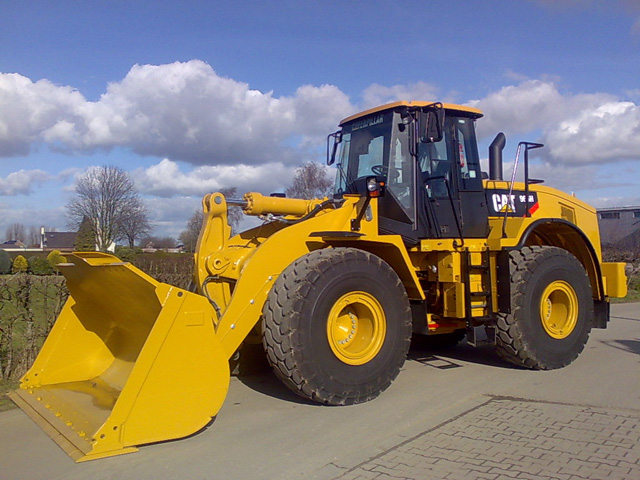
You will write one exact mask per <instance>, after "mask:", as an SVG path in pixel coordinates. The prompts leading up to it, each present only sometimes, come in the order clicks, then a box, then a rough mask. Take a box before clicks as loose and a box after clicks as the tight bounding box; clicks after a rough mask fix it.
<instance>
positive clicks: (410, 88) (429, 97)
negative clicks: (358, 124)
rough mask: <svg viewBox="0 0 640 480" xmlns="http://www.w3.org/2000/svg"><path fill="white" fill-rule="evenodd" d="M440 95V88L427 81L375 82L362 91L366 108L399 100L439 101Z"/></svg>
mask: <svg viewBox="0 0 640 480" xmlns="http://www.w3.org/2000/svg"><path fill="white" fill-rule="evenodd" d="M439 97H440V93H439V91H438V88H436V87H435V86H434V85H431V84H429V83H425V82H416V83H413V84H409V85H394V86H392V87H385V86H384V85H379V84H377V83H374V84H372V85H371V86H369V87H368V88H367V89H366V90H365V91H364V92H363V93H362V99H363V106H364V108H373V107H376V106H378V105H384V104H385V103H391V102H396V101H399V100H408V101H411V100H424V101H434V102H437V101H439V100H442V99H441V98H439ZM352 113H353V112H352Z"/></svg>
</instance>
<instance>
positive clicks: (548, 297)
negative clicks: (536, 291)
mask: <svg viewBox="0 0 640 480" xmlns="http://www.w3.org/2000/svg"><path fill="white" fill-rule="evenodd" d="M540 319H541V320H542V326H543V327H544V329H545V331H546V332H547V333H548V334H549V336H551V337H552V338H556V339H558V340H561V339H563V338H567V337H568V336H569V335H571V332H573V329H574V328H575V326H576V324H577V323H578V296H577V295H576V292H575V290H574V289H573V287H572V286H571V285H569V284H568V283H567V282H564V281H562V280H557V281H555V282H553V283H551V284H549V285H548V286H547V288H545V290H544V292H543V293H542V298H541V299H540Z"/></svg>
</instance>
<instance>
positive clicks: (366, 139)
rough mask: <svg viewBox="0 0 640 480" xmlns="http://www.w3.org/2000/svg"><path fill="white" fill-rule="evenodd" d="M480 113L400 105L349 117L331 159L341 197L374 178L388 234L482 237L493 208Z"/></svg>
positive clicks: (412, 240) (362, 188)
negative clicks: (485, 178)
mask: <svg viewBox="0 0 640 480" xmlns="http://www.w3.org/2000/svg"><path fill="white" fill-rule="evenodd" d="M481 116H482V113H481V112H480V111H479V110H476V109H474V108H469V107H463V106H457V105H449V104H444V105H443V104H441V103H419V102H396V103H392V104H389V105H384V106H382V107H378V108H376V109H373V110H368V111H366V112H363V113H360V114H358V115H354V116H352V117H349V118H347V119H345V120H343V121H342V122H341V124H340V126H341V130H340V131H338V132H336V133H334V134H332V135H330V138H333V139H334V147H333V153H332V154H331V155H330V157H329V159H328V160H329V162H328V163H329V164H331V163H333V162H334V161H335V163H336V166H337V177H336V184H335V192H334V196H335V197H336V198H341V197H342V196H343V195H345V194H359V195H365V194H366V188H367V185H366V182H367V179H370V178H371V177H375V179H376V180H377V181H379V182H382V183H383V184H384V185H385V189H384V195H383V196H382V198H380V199H379V201H378V202H379V203H378V205H379V228H380V233H386V234H397V235H401V236H402V237H403V238H404V240H405V242H407V243H409V244H415V243H417V242H418V241H419V240H420V239H422V238H482V237H486V235H487V233H488V212H487V205H486V200H485V195H484V190H483V186H482V172H481V171H480V161H479V158H478V147H477V143H476V136H475V125H474V122H475V120H476V119H477V118H480V117H481Z"/></svg>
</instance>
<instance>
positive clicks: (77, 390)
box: [11, 102, 626, 461]
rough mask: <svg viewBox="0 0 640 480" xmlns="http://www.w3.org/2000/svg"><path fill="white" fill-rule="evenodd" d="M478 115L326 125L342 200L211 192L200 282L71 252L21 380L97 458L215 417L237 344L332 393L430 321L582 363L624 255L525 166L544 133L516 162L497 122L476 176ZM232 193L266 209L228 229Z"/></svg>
mask: <svg viewBox="0 0 640 480" xmlns="http://www.w3.org/2000/svg"><path fill="white" fill-rule="evenodd" d="M481 116H482V113H481V112H480V111H479V110H477V109H474V108H469V107H464V106H458V105H449V104H442V103H424V102H397V103H392V104H389V105H384V106H381V107H378V108H374V109H372V110H368V111H365V112H362V113H359V114H357V115H354V116H352V117H349V118H347V119H345V120H343V121H342V122H341V124H340V130H339V131H337V132H335V133H333V134H331V135H329V137H328V142H327V147H328V148H327V153H328V155H327V156H328V163H329V164H333V163H335V165H336V184H335V193H334V195H333V197H332V198H324V199H316V200H302V199H289V198H280V197H276V196H263V195H261V194H259V193H247V194H246V195H244V197H243V198H242V199H239V200H235V199H226V198H225V197H224V196H223V195H222V194H220V193H214V194H210V195H207V196H206V197H205V198H204V199H203V211H204V222H203V227H202V231H201V233H200V237H199V240H198V245H197V251H196V254H195V275H194V284H195V288H194V289H193V290H194V291H193V292H192V291H186V290H182V289H179V288H176V287H173V286H171V285H167V284H163V283H159V282H156V281H155V280H154V279H152V278H150V277H149V276H147V275H145V274H144V273H143V272H141V271H140V270H138V269H136V268H135V267H133V266H132V265H130V264H128V263H122V262H120V261H119V260H118V259H117V258H115V257H112V256H110V255H106V254H101V253H76V254H75V255H73V256H72V257H70V263H68V264H64V265H59V267H60V269H61V270H62V272H63V273H64V275H65V277H66V279H67V285H68V287H69V291H70V298H69V300H68V302H67V304H66V306H65V307H64V310H63V311H62V313H61V314H60V317H59V318H58V320H57V322H56V324H55V326H54V327H53V330H52V331H51V333H50V335H49V337H48V339H47V341H46V342H45V344H44V346H43V348H42V351H41V352H40V354H39V356H38V358H37V359H36V361H35V363H34V364H33V366H32V368H31V369H30V370H29V371H28V372H27V373H26V375H25V376H24V378H23V379H22V383H21V386H20V388H19V389H18V390H17V391H16V392H14V393H12V394H11V397H12V398H13V400H14V401H15V402H16V403H17V404H18V405H19V406H20V407H21V408H22V409H23V410H24V411H25V412H27V413H28V414H29V415H30V416H31V417H32V418H33V419H34V420H36V422H38V424H40V425H41V426H42V427H43V428H44V429H45V430H46V431H47V432H48V433H49V435H50V436H51V437H52V438H53V439H54V440H55V441H56V442H57V443H58V444H59V445H60V446H61V447H62V448H63V449H64V450H65V451H66V452H67V453H68V454H69V455H70V456H71V457H72V458H74V459H75V460H77V461H84V460H90V459H94V458H101V457H108V456H112V455H118V454H121V453H126V452H131V451H135V450H136V448H137V447H138V446H139V445H143V444H147V443H152V442H158V441H162V440H169V439H173V438H180V437H184V436H187V435H190V434H192V433H194V432H197V431H198V430H199V429H201V428H202V427H204V426H205V425H207V424H208V423H209V422H210V421H211V419H212V418H213V417H214V416H215V415H216V414H217V413H218V411H219V409H220V407H221V405H222V403H223V401H224V398H225V395H226V391H227V388H228V384H229V359H230V358H232V356H233V355H234V353H235V352H236V351H237V350H238V349H239V347H240V346H241V345H242V344H243V342H254V343H255V342H262V344H263V346H264V349H265V351H266V355H267V358H268V360H269V362H270V364H271V365H272V366H273V369H274V371H275V373H276V374H277V376H278V377H279V378H280V379H281V380H282V381H283V382H284V383H285V385H287V387H289V388H290V389H291V390H293V391H294V392H296V393H297V394H299V395H301V396H302V397H305V398H308V399H311V400H315V401H317V402H320V403H324V404H329V405H347V404H355V403H359V402H365V401H367V400H370V399H373V398H375V397H376V396H377V395H379V394H380V393H381V392H382V391H384V390H385V389H386V388H387V387H388V386H389V385H390V384H391V382H392V381H393V380H394V378H395V377H396V376H397V375H398V372H399V371H400V369H401V367H402V365H403V362H404V361H405V358H406V355H407V351H408V349H409V344H410V341H411V338H412V335H417V334H420V335H428V336H430V337H432V338H434V339H441V340H442V341H443V343H447V344H454V343H456V342H458V341H460V340H461V339H462V338H465V337H466V339H467V342H468V343H469V344H471V345H479V344H483V343H484V344H486V343H490V344H494V345H495V348H496V351H497V353H498V354H499V355H500V356H501V357H502V358H504V359H506V360H507V361H509V362H511V363H513V364H516V365H519V366H524V367H528V368H532V369H555V368H560V367H563V366H565V365H567V364H569V363H570V362H572V361H573V360H575V359H576V357H578V355H579V354H580V352H581V351H582V349H583V348H584V346H585V343H586V342H587V338H588V336H589V332H590V330H591V328H605V327H606V325H607V322H608V321H609V298H610V297H622V296H624V295H625V294H626V278H625V274H624V265H623V264H621V263H604V262H602V255H601V249H600V237H599V232H598V222H597V217H596V212H595V210H594V209H593V208H592V207H590V206H589V205H587V204H585V203H583V202H581V201H579V200H577V199H576V198H574V197H573V196H570V195H566V194H564V193H562V192H560V191H558V190H554V189H552V188H548V187H545V186H543V185H541V181H540V180H536V179H532V178H529V173H528V170H529V158H528V154H529V151H530V150H531V149H534V148H539V147H541V145H539V144H532V143H522V144H520V145H519V147H518V154H517V156H516V162H515V166H514V174H513V175H512V177H511V179H510V180H504V179H503V168H502V149H503V147H504V145H505V138H504V135H503V134H498V136H497V137H496V139H495V140H494V142H493V143H492V144H491V147H490V153H489V173H488V175H485V174H483V172H482V171H481V169H480V159H479V155H478V148H477V144H476V136H475V122H476V120H478V119H479V118H480V117H481ZM520 163H522V167H523V172H522V173H523V175H522V176H523V177H524V181H518V182H516V181H515V179H516V175H515V172H516V171H517V170H518V168H521V170H522V167H520V165H519V164H520ZM230 205H232V206H233V205H234V206H240V207H242V209H243V210H244V213H245V214H247V215H257V216H261V217H262V218H263V220H264V222H263V224H262V225H260V226H258V227H256V228H253V229H251V230H248V231H245V232H243V233H240V234H238V235H235V236H233V237H230V228H229V225H228V223H227V209H228V208H229V206H230Z"/></svg>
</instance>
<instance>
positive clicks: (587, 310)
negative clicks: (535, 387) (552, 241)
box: [496, 246, 593, 370]
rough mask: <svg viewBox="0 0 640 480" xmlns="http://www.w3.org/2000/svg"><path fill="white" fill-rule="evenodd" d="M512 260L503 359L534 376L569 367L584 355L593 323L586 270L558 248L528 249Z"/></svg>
mask: <svg viewBox="0 0 640 480" xmlns="http://www.w3.org/2000/svg"><path fill="white" fill-rule="evenodd" d="M510 257H511V258H510V260H511V261H510V273H511V313H510V314H499V315H498V316H497V320H496V351H497V353H498V355H500V356H501V357H502V358H503V359H505V360H507V361H509V362H511V363H513V364H515V365H518V366H522V367H526V368H531V369H535V370H552V369H556V368H561V367H564V366H566V365H569V364H570V363H571V362H572V361H573V360H575V359H576V358H577V357H578V355H580V352H582V350H583V349H584V346H585V344H586V343H587V340H588V338H589V332H590V331H591V325H592V321H593V298H592V294H591V284H590V282H589V277H588V276H587V273H586V271H585V269H584V267H583V266H582V264H581V263H580V262H579V261H578V260H577V259H576V258H575V257H574V256H573V255H571V254H570V253H569V252H567V251H566V250H563V249H561V248H556V247H538V246H534V247H523V248H522V249H521V250H516V251H512V252H511V253H510Z"/></svg>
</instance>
